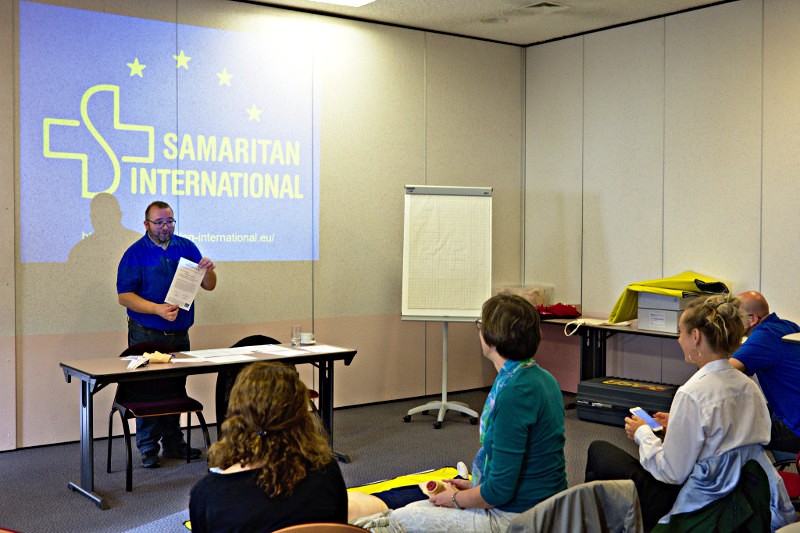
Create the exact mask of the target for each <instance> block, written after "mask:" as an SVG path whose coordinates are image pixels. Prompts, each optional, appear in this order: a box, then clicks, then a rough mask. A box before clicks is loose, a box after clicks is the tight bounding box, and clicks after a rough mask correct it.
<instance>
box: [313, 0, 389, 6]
mask: <svg viewBox="0 0 800 533" xmlns="http://www.w3.org/2000/svg"><path fill="white" fill-rule="evenodd" d="M312 1H313V2H319V3H320V4H334V5H337V6H348V7H361V6H365V5H367V4H371V3H372V2H374V1H375V0H312Z"/></svg>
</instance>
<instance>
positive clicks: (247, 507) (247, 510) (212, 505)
mask: <svg viewBox="0 0 800 533" xmlns="http://www.w3.org/2000/svg"><path fill="white" fill-rule="evenodd" d="M258 472H259V471H258V470H247V471H245V472H237V473H234V474H217V473H214V472H210V473H209V474H208V475H206V477H204V478H203V479H201V480H200V481H198V482H197V483H196V484H195V486H194V487H192V491H191V495H190V501H189V517H190V518H191V521H192V532H193V533H205V532H207V531H208V532H212V531H213V532H231V533H234V532H236V533H244V532H249V531H253V532H256V531H257V532H265V531H273V530H276V529H280V528H284V527H288V526H293V525H296V524H306V523H310V522H338V523H342V524H346V523H347V488H346V487H345V484H344V479H343V478H342V472H341V470H340V469H339V464H338V463H337V462H336V460H335V459H334V460H333V461H332V462H330V463H329V464H328V465H327V466H326V467H325V468H324V469H323V470H318V471H312V472H309V473H308V475H307V476H306V478H305V479H303V480H302V481H300V483H298V484H297V486H295V489H294V492H293V493H292V494H291V495H290V496H285V497H281V498H278V499H273V498H269V497H268V496H267V494H266V493H265V492H264V490H263V489H262V488H260V487H259V486H258V484H257V483H256V478H257V476H258Z"/></svg>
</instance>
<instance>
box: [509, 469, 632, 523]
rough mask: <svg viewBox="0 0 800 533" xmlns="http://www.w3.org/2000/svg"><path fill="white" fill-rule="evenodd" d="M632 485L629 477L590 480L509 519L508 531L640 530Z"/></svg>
mask: <svg viewBox="0 0 800 533" xmlns="http://www.w3.org/2000/svg"><path fill="white" fill-rule="evenodd" d="M642 527H643V526H642V512H641V509H640V507H639V497H638V495H637V493H636V486H635V485H634V484H633V481H631V480H630V479H625V480H614V481H590V482H588V483H581V484H580V485H575V486H573V487H570V488H568V489H566V490H563V491H561V492H559V493H558V494H554V495H553V496H550V497H549V498H547V499H546V500H544V501H541V502H539V503H538V504H536V505H535V506H533V507H532V508H531V509H528V510H527V511H525V512H523V513H520V514H519V515H517V516H515V517H514V518H513V519H512V520H511V525H510V527H509V528H508V532H509V533H523V532H527V531H563V532H565V533H566V532H569V533H579V532H580V533H592V532H598V533H599V532H604V531H625V532H639V531H642Z"/></svg>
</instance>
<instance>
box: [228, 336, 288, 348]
mask: <svg viewBox="0 0 800 533" xmlns="http://www.w3.org/2000/svg"><path fill="white" fill-rule="evenodd" d="M280 343H281V341H279V340H275V339H273V338H272V337H267V336H266V335H250V336H249V337H245V338H243V339H240V340H238V341H237V342H236V344H234V345H233V346H231V348H241V347H242V346H261V345H262V344H280Z"/></svg>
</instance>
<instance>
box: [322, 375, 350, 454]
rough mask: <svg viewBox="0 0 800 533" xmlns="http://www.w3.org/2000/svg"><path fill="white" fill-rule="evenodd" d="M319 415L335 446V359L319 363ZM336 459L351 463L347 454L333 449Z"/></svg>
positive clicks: (331, 442) (331, 443)
mask: <svg viewBox="0 0 800 533" xmlns="http://www.w3.org/2000/svg"><path fill="white" fill-rule="evenodd" d="M319 415H320V418H321V419H322V425H323V427H324V428H325V430H326V431H327V432H328V443H329V444H330V445H331V448H333V361H324V362H322V363H320V364H319ZM333 454H334V455H335V456H336V459H337V460H338V461H339V462H341V463H349V462H350V457H349V456H348V455H347V454H344V453H341V452H337V451H336V450H333Z"/></svg>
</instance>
